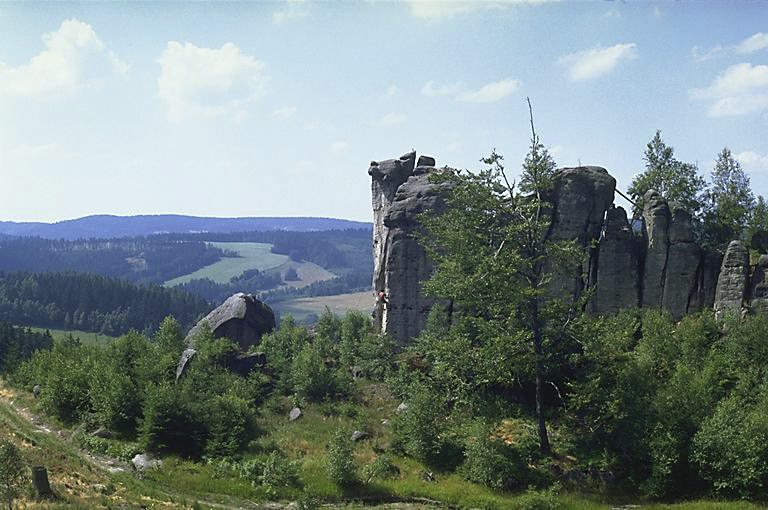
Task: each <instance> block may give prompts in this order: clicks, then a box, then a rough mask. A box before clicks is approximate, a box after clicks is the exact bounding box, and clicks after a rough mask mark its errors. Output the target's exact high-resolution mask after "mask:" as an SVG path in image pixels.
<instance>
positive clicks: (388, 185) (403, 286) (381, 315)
mask: <svg viewBox="0 0 768 510" xmlns="http://www.w3.org/2000/svg"><path fill="white" fill-rule="evenodd" d="M415 160H416V153H415V152H411V153H408V154H405V155H403V156H401V157H400V158H399V159H390V160H386V161H381V162H376V161H373V162H371V166H370V168H369V169H368V174H369V175H370V176H371V178H372V192H373V211H374V222H373V253H374V272H373V287H374V291H375V292H377V293H378V292H380V291H383V292H384V293H385V295H386V300H387V303H386V305H383V306H381V307H380V309H379V310H377V312H378V313H376V314H375V316H376V321H377V323H378V324H377V325H378V327H379V328H380V330H381V331H382V332H385V333H388V334H390V335H391V336H392V337H393V338H395V339H396V340H398V341H399V342H400V343H405V342H406V341H407V340H408V339H409V338H411V337H413V336H415V335H417V334H418V333H419V332H420V331H421V330H422V328H423V327H424V324H425V322H426V318H427V315H428V314H429V310H430V309H431V307H432V305H433V301H432V300H431V299H429V298H427V297H425V296H424V295H423V294H422V292H421V282H422V281H424V280H426V279H427V278H429V275H430V274H431V272H432V263H431V261H430V260H429V258H428V257H427V255H426V253H425V251H424V249H423V248H422V247H421V245H420V244H419V242H418V241H417V240H416V239H415V237H414V234H415V233H416V232H417V229H418V221H417V217H418V215H419V214H420V213H422V212H425V211H427V210H434V209H435V208H439V207H440V203H441V201H440V198H441V194H442V192H443V187H442V185H441V186H438V185H436V184H433V183H432V182H430V179H429V176H430V175H432V174H434V173H436V172H440V171H441V170H438V169H436V168H435V167H434V165H435V160H434V159H433V158H430V157H427V156H421V157H419V160H418V163H417V164H416V166H415V167H414V162H415ZM372 304H373V300H372Z"/></svg>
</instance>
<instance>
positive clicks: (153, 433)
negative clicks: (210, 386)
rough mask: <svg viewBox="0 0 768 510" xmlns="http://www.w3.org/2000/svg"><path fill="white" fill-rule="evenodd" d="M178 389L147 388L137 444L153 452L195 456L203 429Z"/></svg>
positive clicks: (199, 450) (202, 435)
mask: <svg viewBox="0 0 768 510" xmlns="http://www.w3.org/2000/svg"><path fill="white" fill-rule="evenodd" d="M181 397H182V394H181V392H180V391H179V388H177V387H175V386H172V385H169V384H165V385H159V386H153V387H150V388H148V391H147V400H146V404H145V406H144V418H143V420H142V422H141V425H140V426H139V444H140V445H141V446H142V448H144V449H145V450H147V451H150V452H153V453H166V452H174V453H179V454H181V455H185V456H190V457H195V456H199V455H200V453H201V452H202V451H203V448H204V445H205V435H206V430H205V426H204V424H203V423H201V422H200V420H199V419H198V418H197V413H196V412H195V409H193V407H192V406H191V405H190V404H189V403H187V402H185V401H184V400H183V399H182V398H181Z"/></svg>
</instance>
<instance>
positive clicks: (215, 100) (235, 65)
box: [157, 41, 267, 120]
mask: <svg viewBox="0 0 768 510" xmlns="http://www.w3.org/2000/svg"><path fill="white" fill-rule="evenodd" d="M158 62H159V63H160V67H161V72H160V77H159V78H158V80H157V93H158V96H159V97H160V98H161V99H162V100H163V101H165V103H166V106H167V111H168V116H169V117H170V118H171V119H173V120H180V119H181V118H183V117H185V116H187V115H204V116H215V115H221V114H230V113H231V114H233V115H235V116H236V117H238V116H239V115H241V114H242V112H243V111H244V109H245V107H246V106H247V105H248V103H250V102H252V101H254V100H256V99H258V98H259V97H261V96H262V95H263V93H264V89H265V86H266V82H267V78H266V76H264V74H263V69H264V64H263V63H262V62H260V61H258V60H256V58H254V57H253V56H250V55H245V54H243V53H242V52H241V51H240V49H239V48H238V47H237V46H235V45H234V44H232V43H226V44H224V45H223V46H222V47H221V48H200V47H198V46H195V45H194V44H191V43H185V44H183V45H182V44H181V43H179V42H176V41H170V42H168V44H167V46H166V48H165V51H163V54H162V55H161V56H160V58H159V59H158Z"/></svg>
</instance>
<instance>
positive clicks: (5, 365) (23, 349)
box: [0, 322, 53, 373]
mask: <svg viewBox="0 0 768 510" xmlns="http://www.w3.org/2000/svg"><path fill="white" fill-rule="evenodd" d="M51 347H53V337H52V336H51V334H50V333H49V332H45V333H38V332H36V331H32V330H31V329H29V328H23V327H17V326H12V325H11V324H8V323H7V322H0V373H5V372H12V371H13V370H15V369H16V368H17V367H18V365H19V364H20V363H21V362H22V361H26V360H27V359H29V358H30V357H31V356H32V354H33V353H34V352H35V351H37V350H40V349H50V348H51Z"/></svg>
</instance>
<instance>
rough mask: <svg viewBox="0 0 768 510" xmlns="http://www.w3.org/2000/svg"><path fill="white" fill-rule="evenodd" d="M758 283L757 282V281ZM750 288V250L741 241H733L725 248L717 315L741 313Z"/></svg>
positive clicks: (717, 295)
mask: <svg viewBox="0 0 768 510" xmlns="http://www.w3.org/2000/svg"><path fill="white" fill-rule="evenodd" d="M756 283H757V282H756ZM748 289H749V252H748V251H747V248H746V246H744V243H742V242H741V241H731V243H730V244H729V245H728V249H726V250H725V256H724V257H723V265H722V266H721V268H720V276H719V277H718V279H717V290H716V291H715V315H716V316H717V317H719V318H722V317H725V316H726V315H729V314H733V315H741V314H742V311H743V309H744V307H745V305H746V300H747V290H748Z"/></svg>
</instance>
